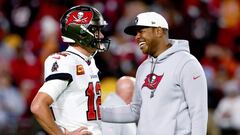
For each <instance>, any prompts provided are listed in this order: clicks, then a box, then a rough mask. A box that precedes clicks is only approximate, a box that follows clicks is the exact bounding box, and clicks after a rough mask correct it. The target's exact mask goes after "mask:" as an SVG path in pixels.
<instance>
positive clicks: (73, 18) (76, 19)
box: [66, 11, 93, 25]
mask: <svg viewBox="0 0 240 135" xmlns="http://www.w3.org/2000/svg"><path fill="white" fill-rule="evenodd" d="M92 17H93V13H92V12H91V11H80V12H79V11H73V12H72V13H70V14H69V15H68V16H67V21H66V24H67V25H69V24H70V23H76V24H88V23H89V22H90V21H91V19H92Z"/></svg>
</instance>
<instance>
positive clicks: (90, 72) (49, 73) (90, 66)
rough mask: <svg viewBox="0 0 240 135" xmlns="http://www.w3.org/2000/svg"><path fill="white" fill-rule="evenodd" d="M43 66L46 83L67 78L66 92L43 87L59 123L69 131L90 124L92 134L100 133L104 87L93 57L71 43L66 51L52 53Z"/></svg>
mask: <svg viewBox="0 0 240 135" xmlns="http://www.w3.org/2000/svg"><path fill="white" fill-rule="evenodd" d="M44 68H45V70H44V78H45V81H46V82H47V81H49V80H53V79H60V80H66V81H68V86H66V88H65V89H64V90H63V91H60V92H59V91H57V90H56V91H53V89H49V90H42V92H45V93H47V94H48V95H50V96H51V97H52V99H53V100H54V103H53V104H52V105H51V107H52V110H53V115H54V117H55V121H56V123H57V124H58V125H59V126H61V127H64V128H66V129H67V130H69V131H73V130H76V129H77V128H79V127H80V126H87V127H88V130H90V131H91V132H93V135H101V127H100V119H101V117H100V111H99V105H100V104H101V87H100V81H99V77H98V71H99V70H98V68H97V67H96V65H95V61H94V59H93V58H89V57H87V56H85V55H83V54H81V53H80V52H79V51H77V50H76V49H74V48H73V47H71V46H69V47H68V49H67V50H66V51H64V52H60V53H56V54H53V55H50V56H49V57H48V58H47V59H46V61H45V67H44ZM40 91H41V90H40Z"/></svg>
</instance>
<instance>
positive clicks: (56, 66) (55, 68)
mask: <svg viewBox="0 0 240 135" xmlns="http://www.w3.org/2000/svg"><path fill="white" fill-rule="evenodd" d="M58 67H59V66H58V63H57V62H54V63H53V65H52V69H51V71H52V72H55V71H57V69H58Z"/></svg>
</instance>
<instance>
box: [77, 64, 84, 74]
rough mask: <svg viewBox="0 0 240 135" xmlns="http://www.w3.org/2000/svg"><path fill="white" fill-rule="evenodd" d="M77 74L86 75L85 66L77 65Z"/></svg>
mask: <svg viewBox="0 0 240 135" xmlns="http://www.w3.org/2000/svg"><path fill="white" fill-rule="evenodd" d="M76 72H77V75H83V74H84V73H85V71H84V68H83V65H77V67H76Z"/></svg>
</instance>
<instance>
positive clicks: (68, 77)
mask: <svg viewBox="0 0 240 135" xmlns="http://www.w3.org/2000/svg"><path fill="white" fill-rule="evenodd" d="M53 79H59V80H66V81H68V85H69V84H70V83H71V82H72V81H73V78H72V75H71V74H69V73H56V74H51V75H49V76H48V77H47V78H46V79H45V81H46V82H47V81H50V80H53Z"/></svg>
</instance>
